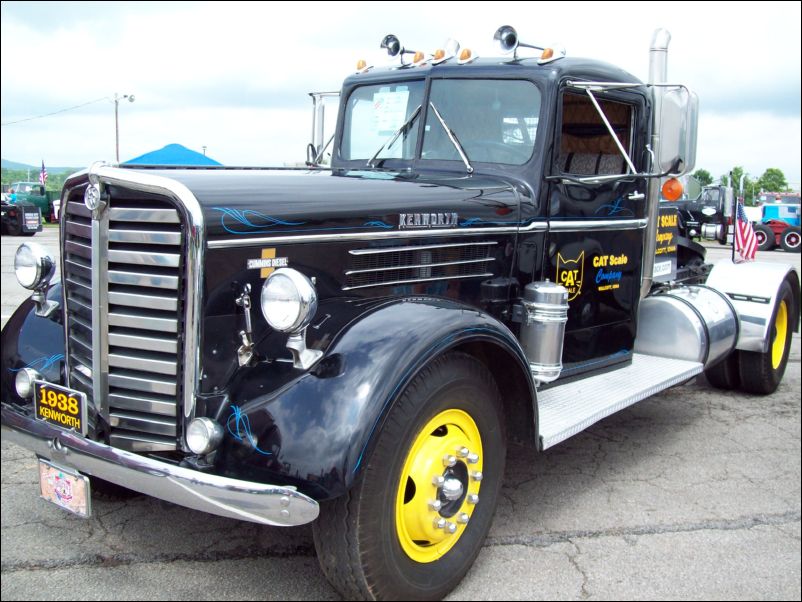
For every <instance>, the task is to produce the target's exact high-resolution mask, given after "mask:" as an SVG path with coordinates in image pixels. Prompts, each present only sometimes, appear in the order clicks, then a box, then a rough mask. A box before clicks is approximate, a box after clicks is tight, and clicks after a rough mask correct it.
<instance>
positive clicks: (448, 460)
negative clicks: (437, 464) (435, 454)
mask: <svg viewBox="0 0 802 602" xmlns="http://www.w3.org/2000/svg"><path fill="white" fill-rule="evenodd" d="M456 463H457V459H456V458H455V457H454V456H452V455H451V454H446V455H445V456H443V466H449V467H450V466H454V464H456Z"/></svg>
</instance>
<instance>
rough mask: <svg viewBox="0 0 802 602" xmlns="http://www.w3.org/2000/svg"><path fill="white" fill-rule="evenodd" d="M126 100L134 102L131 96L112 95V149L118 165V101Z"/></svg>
mask: <svg viewBox="0 0 802 602" xmlns="http://www.w3.org/2000/svg"><path fill="white" fill-rule="evenodd" d="M125 98H127V99H128V102H134V95H133V94H123V95H122V96H120V95H118V94H117V93H116V92H115V93H114V148H115V157H117V163H118V164H119V163H120V117H119V114H120V101H121V100H123V99H125Z"/></svg>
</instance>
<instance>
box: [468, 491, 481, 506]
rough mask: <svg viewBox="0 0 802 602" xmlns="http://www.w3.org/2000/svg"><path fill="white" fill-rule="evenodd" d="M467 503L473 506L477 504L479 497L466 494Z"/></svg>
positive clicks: (473, 494)
mask: <svg viewBox="0 0 802 602" xmlns="http://www.w3.org/2000/svg"><path fill="white" fill-rule="evenodd" d="M468 503H469V504H473V505H474V506H475V505H476V504H478V503H479V496H478V495H476V494H475V493H469V494H468Z"/></svg>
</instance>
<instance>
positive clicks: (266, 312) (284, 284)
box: [261, 268, 317, 332]
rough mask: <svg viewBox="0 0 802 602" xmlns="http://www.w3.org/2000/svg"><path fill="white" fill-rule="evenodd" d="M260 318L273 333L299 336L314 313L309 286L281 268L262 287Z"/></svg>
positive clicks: (312, 289) (312, 288) (303, 278)
mask: <svg viewBox="0 0 802 602" xmlns="http://www.w3.org/2000/svg"><path fill="white" fill-rule="evenodd" d="M261 306H262V315H263V316H264V317H265V320H267V323H268V324H270V326H271V327H272V328H274V329H275V330H279V331H281V332H298V331H299V330H302V329H304V328H306V326H307V325H308V324H309V322H311V321H312V318H314V317H315V312H316V311H317V292H316V291H315V286H314V285H313V284H312V282H311V281H310V280H309V278H307V277H306V276H304V275H303V274H301V273H300V272H298V271H297V270H293V269H292V268H281V269H280V270H276V271H275V272H273V273H272V274H270V276H268V278H267V280H265V283H264V284H263V285H262V297H261Z"/></svg>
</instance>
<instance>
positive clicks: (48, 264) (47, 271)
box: [14, 242, 56, 290]
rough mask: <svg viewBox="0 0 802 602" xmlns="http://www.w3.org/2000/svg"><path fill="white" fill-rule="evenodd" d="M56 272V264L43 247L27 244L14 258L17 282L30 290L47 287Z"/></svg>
mask: <svg viewBox="0 0 802 602" xmlns="http://www.w3.org/2000/svg"><path fill="white" fill-rule="evenodd" d="M55 271H56V262H55V260H54V259H53V257H52V256H51V255H50V253H49V252H48V251H47V249H45V248H44V247H43V246H42V245H40V244H37V243H35V242H26V243H23V244H21V245H20V246H19V248H18V249H17V253H16V255H15V256H14V273H15V275H16V276H17V281H18V282H19V283H20V284H21V285H22V286H24V287H25V288H27V289H29V290H36V289H39V288H42V287H44V286H47V285H48V284H49V282H50V279H51V278H52V277H53V274H54V273H55Z"/></svg>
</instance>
